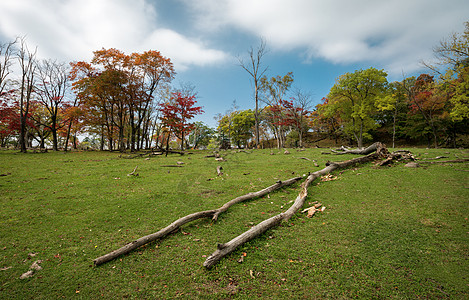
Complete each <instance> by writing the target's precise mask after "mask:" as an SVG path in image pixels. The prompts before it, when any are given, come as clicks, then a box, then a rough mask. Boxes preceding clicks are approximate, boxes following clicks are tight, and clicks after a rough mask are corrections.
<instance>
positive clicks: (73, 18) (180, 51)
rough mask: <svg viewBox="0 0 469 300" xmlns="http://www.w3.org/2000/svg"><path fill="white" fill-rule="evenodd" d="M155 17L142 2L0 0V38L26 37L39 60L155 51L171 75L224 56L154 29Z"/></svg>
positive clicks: (135, 0)
mask: <svg viewBox="0 0 469 300" xmlns="http://www.w3.org/2000/svg"><path fill="white" fill-rule="evenodd" d="M157 13H158V12H157V11H155V9H154V8H153V6H152V5H150V4H149V3H148V1H144V0H132V1H127V0H42V1H38V0H2V1H1V2H0V36H5V37H7V38H10V39H14V38H15V37H16V36H26V37H27V42H28V44H29V45H30V47H34V46H36V45H37V46H38V55H39V56H41V57H46V58H57V59H60V60H65V61H69V60H89V59H91V57H92V52H93V51H95V50H99V49H101V48H103V47H104V48H117V49H119V50H122V51H124V52H126V53H132V52H141V51H145V50H149V49H150V48H151V49H154V50H159V51H161V52H162V54H163V55H164V56H166V57H169V58H170V59H171V60H172V61H173V63H174V64H175V66H176V71H181V70H183V69H186V68H188V67H190V66H191V65H207V64H214V63H220V62H221V61H223V60H225V59H226V58H227V57H228V55H227V54H225V53H223V52H221V51H218V50H214V49H210V48H208V47H205V46H204V44H203V43H202V42H201V41H198V40H195V39H190V38H188V37H185V36H183V35H181V34H178V33H177V32H175V31H172V30H170V29H164V28H159V27H158V24H157V20H158V14H157ZM178 68H179V69H178Z"/></svg>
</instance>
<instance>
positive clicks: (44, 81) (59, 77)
mask: <svg viewBox="0 0 469 300" xmlns="http://www.w3.org/2000/svg"><path fill="white" fill-rule="evenodd" d="M37 69H38V75H39V78H38V79H39V84H38V85H37V91H36V92H37V94H38V95H39V100H40V101H41V104H42V105H43V107H44V108H45V109H46V111H47V113H48V118H47V119H48V122H47V123H46V124H42V125H44V126H46V127H47V128H49V129H50V131H51V133H52V145H53V149H54V151H57V150H58V139H57V130H58V129H60V128H61V127H62V126H65V123H63V124H61V122H60V120H59V117H60V116H59V114H60V113H61V110H63V109H64V104H65V103H66V97H67V96H68V95H67V94H68V92H69V91H70V83H69V79H68V68H67V65H66V64H65V63H61V62H57V61H54V60H50V59H49V60H42V61H40V62H39V63H38V67H37Z"/></svg>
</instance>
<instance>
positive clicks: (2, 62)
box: [0, 40, 16, 95]
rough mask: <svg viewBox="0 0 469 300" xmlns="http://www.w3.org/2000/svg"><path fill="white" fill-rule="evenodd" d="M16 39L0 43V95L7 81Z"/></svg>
mask: <svg viewBox="0 0 469 300" xmlns="http://www.w3.org/2000/svg"><path fill="white" fill-rule="evenodd" d="M15 44H16V40H14V41H12V42H8V43H4V44H0V95H2V93H3V91H4V90H5V87H6V85H7V83H8V80H7V77H8V75H10V67H11V65H12V64H13V62H12V54H13V51H14V48H13V47H14V45H15Z"/></svg>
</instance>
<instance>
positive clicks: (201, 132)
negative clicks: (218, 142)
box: [188, 122, 215, 149]
mask: <svg viewBox="0 0 469 300" xmlns="http://www.w3.org/2000/svg"><path fill="white" fill-rule="evenodd" d="M214 134H215V130H214V129H213V128H210V127H208V126H207V125H206V124H204V123H203V122H195V123H194V128H193V129H192V131H191V132H190V134H189V137H188V138H189V143H191V144H192V147H193V148H194V149H197V148H199V147H207V146H208V145H209V144H210V140H211V139H212V138H213V137H214Z"/></svg>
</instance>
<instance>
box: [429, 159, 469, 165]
mask: <svg viewBox="0 0 469 300" xmlns="http://www.w3.org/2000/svg"><path fill="white" fill-rule="evenodd" d="M465 162H469V158H458V159H452V160H440V161H420V163H421V164H451V163H465Z"/></svg>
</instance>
